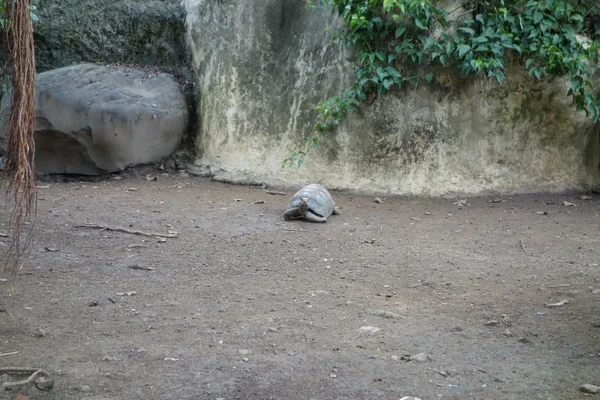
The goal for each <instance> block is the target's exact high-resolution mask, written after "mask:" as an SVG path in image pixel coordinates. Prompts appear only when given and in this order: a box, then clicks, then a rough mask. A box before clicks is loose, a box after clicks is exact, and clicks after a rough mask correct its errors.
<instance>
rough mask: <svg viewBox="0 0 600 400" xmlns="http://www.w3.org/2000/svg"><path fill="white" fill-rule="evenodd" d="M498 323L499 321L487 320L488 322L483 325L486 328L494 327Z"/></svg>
mask: <svg viewBox="0 0 600 400" xmlns="http://www.w3.org/2000/svg"><path fill="white" fill-rule="evenodd" d="M499 323H500V321H497V320H495V319H492V320H489V321H488V322H486V323H485V325H486V326H494V325H498V324H499Z"/></svg>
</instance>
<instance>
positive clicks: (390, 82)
mask: <svg viewBox="0 0 600 400" xmlns="http://www.w3.org/2000/svg"><path fill="white" fill-rule="evenodd" d="M393 84H394V81H393V80H391V79H384V81H383V86H384V87H385V88H386V89H388V90H389V88H390V86H392V85H393Z"/></svg>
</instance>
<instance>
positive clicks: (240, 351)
mask: <svg viewBox="0 0 600 400" xmlns="http://www.w3.org/2000/svg"><path fill="white" fill-rule="evenodd" d="M238 353H240V355H242V356H247V355H248V354H250V350H243V349H242V350H238Z"/></svg>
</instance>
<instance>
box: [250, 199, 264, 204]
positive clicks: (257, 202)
mask: <svg viewBox="0 0 600 400" xmlns="http://www.w3.org/2000/svg"><path fill="white" fill-rule="evenodd" d="M252 204H265V201H264V200H256V201H255V202H253V203H252Z"/></svg>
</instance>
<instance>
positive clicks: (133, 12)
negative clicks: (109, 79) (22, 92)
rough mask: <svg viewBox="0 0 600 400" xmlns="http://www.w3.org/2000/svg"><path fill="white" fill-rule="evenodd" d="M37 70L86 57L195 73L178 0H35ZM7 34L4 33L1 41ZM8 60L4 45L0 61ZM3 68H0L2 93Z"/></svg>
mask: <svg viewBox="0 0 600 400" xmlns="http://www.w3.org/2000/svg"><path fill="white" fill-rule="evenodd" d="M34 4H35V5H36V6H37V9H36V10H35V13H36V14H37V16H38V17H39V23H36V24H35V27H34V39H35V60H36V65H37V71H38V72H43V71H49V70H52V69H56V68H62V67H65V66H68V65H73V64H78V63H83V62H91V63H95V62H106V63H129V64H140V65H157V66H161V67H165V68H168V69H169V72H171V73H173V74H174V75H176V76H177V77H180V76H183V77H185V78H186V79H188V80H189V79H191V76H192V72H191V65H190V61H189V60H190V56H189V53H188V51H187V48H186V44H185V25H184V23H183V21H184V20H185V9H184V8H183V6H182V4H181V1H180V0H52V1H44V0H41V1H34ZM4 37H5V35H0V47H1V45H2V44H3V40H4ZM6 61H7V58H6V54H4V52H3V51H0V65H4V64H5V63H6ZM2 74H3V70H2V68H0V98H1V97H2V95H3V94H4V92H3V87H2Z"/></svg>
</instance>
